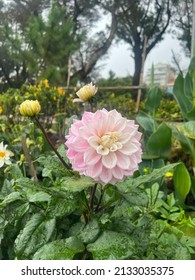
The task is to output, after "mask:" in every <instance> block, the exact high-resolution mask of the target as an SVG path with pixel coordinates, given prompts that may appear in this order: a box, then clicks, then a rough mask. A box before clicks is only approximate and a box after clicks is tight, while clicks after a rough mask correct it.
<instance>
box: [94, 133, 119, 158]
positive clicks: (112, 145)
mask: <svg viewBox="0 0 195 280" xmlns="http://www.w3.org/2000/svg"><path fill="white" fill-rule="evenodd" d="M119 137H120V134H119V133H117V132H108V133H106V134H105V135H103V136H102V137H101V139H100V143H99V146H98V148H97V153H98V154H101V155H108V154H109V152H115V151H117V150H118V149H121V148H122V144H121V143H120V142H118V140H119Z"/></svg>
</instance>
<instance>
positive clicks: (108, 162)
mask: <svg viewBox="0 0 195 280" xmlns="http://www.w3.org/2000/svg"><path fill="white" fill-rule="evenodd" d="M102 163H103V165H104V166H105V167H106V168H108V169H111V168H114V167H115V166H116V164H117V156H116V154H115V153H114V152H110V153H109V154H108V155H106V156H103V157H102Z"/></svg>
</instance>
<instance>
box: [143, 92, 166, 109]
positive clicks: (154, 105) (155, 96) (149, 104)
mask: <svg viewBox="0 0 195 280" xmlns="http://www.w3.org/2000/svg"><path fill="white" fill-rule="evenodd" d="M161 98H162V93H161V90H160V88H158V87H153V88H152V89H150V90H149V92H148V96H147V99H146V103H145V108H146V110H147V111H148V112H149V113H150V114H151V113H153V114H154V113H155V112H156V111H157V109H158V107H159V106H160V101H161Z"/></svg>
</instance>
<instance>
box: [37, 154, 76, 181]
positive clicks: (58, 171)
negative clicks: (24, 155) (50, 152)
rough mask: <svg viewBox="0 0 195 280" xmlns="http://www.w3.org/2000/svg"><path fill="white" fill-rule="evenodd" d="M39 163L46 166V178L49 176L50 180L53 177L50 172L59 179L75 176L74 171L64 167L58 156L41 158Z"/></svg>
mask: <svg viewBox="0 0 195 280" xmlns="http://www.w3.org/2000/svg"><path fill="white" fill-rule="evenodd" d="M37 161H38V162H39V163H41V164H42V165H43V166H44V169H45V170H44V176H46V175H47V176H48V177H49V178H50V177H51V174H50V172H49V170H51V171H52V174H55V175H56V176H58V177H59V176H69V175H71V174H74V172H73V171H72V170H68V169H66V168H65V167H64V165H63V164H62V163H61V161H60V160H59V158H58V157H57V156H47V157H45V156H41V157H39V158H38V159H37Z"/></svg>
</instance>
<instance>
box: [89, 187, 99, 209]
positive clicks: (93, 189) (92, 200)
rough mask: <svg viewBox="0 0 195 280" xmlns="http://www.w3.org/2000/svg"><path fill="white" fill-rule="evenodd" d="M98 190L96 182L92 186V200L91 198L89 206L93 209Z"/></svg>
mask: <svg viewBox="0 0 195 280" xmlns="http://www.w3.org/2000/svg"><path fill="white" fill-rule="evenodd" d="M96 190H97V183H95V185H94V186H93V187H91V193H90V200H89V207H90V209H91V210H93V205H94V199H95V193H96Z"/></svg>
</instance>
